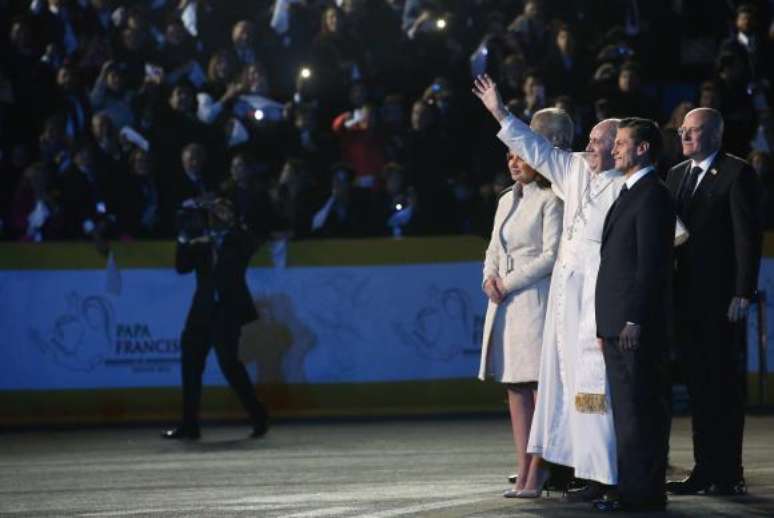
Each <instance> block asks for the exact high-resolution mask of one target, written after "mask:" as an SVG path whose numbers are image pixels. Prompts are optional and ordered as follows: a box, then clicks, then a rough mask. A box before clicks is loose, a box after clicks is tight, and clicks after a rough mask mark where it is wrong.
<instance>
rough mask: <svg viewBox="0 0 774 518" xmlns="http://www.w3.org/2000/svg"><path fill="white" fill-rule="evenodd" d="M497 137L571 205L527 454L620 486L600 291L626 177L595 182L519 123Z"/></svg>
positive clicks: (575, 156)
mask: <svg viewBox="0 0 774 518" xmlns="http://www.w3.org/2000/svg"><path fill="white" fill-rule="evenodd" d="M497 136H498V137H499V138H500V140H502V141H503V142H504V143H505V144H506V145H507V146H508V148H509V149H510V150H511V151H513V152H514V153H516V154H517V155H519V156H520V157H521V158H522V159H523V160H524V161H526V162H527V163H528V164H529V165H531V166H532V167H533V168H534V169H536V170H538V171H539V172H540V174H542V175H543V176H545V177H546V178H548V179H549V180H550V181H551V184H552V188H553V190H554V192H555V193H556V195H557V196H558V197H559V198H561V199H562V200H563V201H564V218H563V233H562V240H561V244H560V247H559V257H558V259H557V261H556V263H555V265H554V270H553V274H552V276H551V288H550V293H549V298H548V310H547V314H546V322H545V328H544V330H543V347H542V353H541V358H540V375H539V383H538V397H537V405H536V408H535V416H534V418H533V421H532V429H531V431H530V437H529V445H528V447H527V451H529V452H530V453H535V454H538V455H540V456H541V457H543V458H544V459H546V460H548V461H550V462H555V463H557V464H562V465H565V466H571V467H573V468H575V476H576V477H578V478H584V479H590V480H596V481H598V482H601V483H603V484H615V483H617V480H618V475H617V466H616V462H617V461H616V443H615V430H614V428H613V417H612V410H611V405H610V394H609V390H608V387H607V376H606V373H605V361H604V358H603V356H602V351H601V350H600V349H599V347H598V346H597V341H596V320H595V314H594V289H595V285H596V281H597V271H598V270H599V250H600V246H601V241H602V226H603V224H604V221H605V215H606V214H607V211H608V209H609V208H610V206H611V205H612V204H613V201H615V199H616V197H617V196H618V194H619V193H620V190H621V188H622V186H623V182H624V178H623V175H621V173H619V172H617V171H614V170H610V171H604V172H602V173H599V174H593V173H592V172H591V170H590V169H589V167H588V165H587V163H586V160H585V158H584V154H583V153H572V152H569V151H564V150H561V149H559V148H555V147H553V146H552V145H551V144H550V143H549V142H548V141H547V140H546V139H545V138H543V137H542V136H540V135H538V134H536V133H533V132H532V130H530V128H529V127H528V126H527V125H525V124H524V123H523V122H521V121H519V120H518V119H517V118H515V117H513V116H509V117H508V118H507V119H506V120H505V121H503V124H502V128H501V129H500V132H499V133H498V135H497Z"/></svg>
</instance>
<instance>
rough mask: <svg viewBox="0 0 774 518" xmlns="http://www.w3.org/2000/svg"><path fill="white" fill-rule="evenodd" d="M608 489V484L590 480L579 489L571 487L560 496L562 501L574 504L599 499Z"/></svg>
mask: <svg viewBox="0 0 774 518" xmlns="http://www.w3.org/2000/svg"><path fill="white" fill-rule="evenodd" d="M607 491H608V486H606V485H604V484H600V483H599V482H594V481H590V482H589V484H588V485H587V486H585V487H583V488H581V489H572V490H569V491H567V494H565V495H564V496H563V497H562V502H565V503H568V504H576V503H579V502H593V501H594V500H598V499H601V498H602V497H604V496H605V493H606V492H607Z"/></svg>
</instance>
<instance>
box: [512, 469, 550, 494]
mask: <svg viewBox="0 0 774 518" xmlns="http://www.w3.org/2000/svg"><path fill="white" fill-rule="evenodd" d="M549 478H550V474H549V472H548V470H547V469H545V470H542V471H541V472H540V476H539V478H538V485H537V487H536V488H535V489H522V490H521V491H519V492H517V493H516V498H539V497H540V495H541V494H542V493H543V489H544V488H545V487H546V482H548V479H549ZM546 495H547V496H550V493H549V492H548V489H546Z"/></svg>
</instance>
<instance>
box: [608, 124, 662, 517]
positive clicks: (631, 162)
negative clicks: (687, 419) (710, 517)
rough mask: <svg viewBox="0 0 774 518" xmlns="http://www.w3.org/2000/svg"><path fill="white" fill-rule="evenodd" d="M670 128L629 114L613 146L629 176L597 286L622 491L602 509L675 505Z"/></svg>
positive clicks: (611, 217) (611, 219) (613, 214)
mask: <svg viewBox="0 0 774 518" xmlns="http://www.w3.org/2000/svg"><path fill="white" fill-rule="evenodd" d="M660 149H661V133H660V131H659V129H658V126H656V124H655V123H654V122H653V121H651V120H648V119H640V118H628V119H623V120H622V121H621V123H620V125H619V129H618V132H617V134H616V138H615V143H614V145H613V158H614V160H615V168H616V169H617V170H618V171H621V172H622V173H623V174H624V176H625V178H626V183H625V184H624V187H623V188H622V190H621V194H620V195H619V197H618V199H617V200H616V201H615V203H613V206H612V207H611V208H610V210H609V211H608V213H607V216H606V218H605V223H604V227H603V232H602V248H601V252H600V253H601V261H600V266H599V275H598V277H597V286H596V301H595V304H596V319H597V336H598V337H599V338H600V339H601V342H602V347H603V352H604V356H605V364H606V367H607V376H608V382H609V384H610V399H611V402H612V405H613V421H614V423H615V432H616V441H617V452H618V494H619V497H618V499H607V500H598V501H596V502H595V503H594V505H595V509H597V510H599V511H618V510H624V511H627V510H658V509H663V508H664V506H665V505H666V495H665V489H664V476H665V471H666V450H667V424H668V408H667V404H666V400H665V397H664V396H665V393H666V391H665V382H666V380H665V379H664V367H665V364H666V352H667V347H666V342H667V336H668V333H667V321H668V317H669V314H668V313H669V309H670V304H671V300H670V298H671V282H672V276H671V271H672V247H673V240H674V231H675V219H676V217H675V209H674V206H673V202H672V197H671V195H670V194H669V191H668V190H667V188H666V186H665V185H664V184H663V183H662V182H661V180H660V179H659V177H658V175H657V174H656V171H655V168H654V163H655V162H656V159H657V158H658V153H659V151H660Z"/></svg>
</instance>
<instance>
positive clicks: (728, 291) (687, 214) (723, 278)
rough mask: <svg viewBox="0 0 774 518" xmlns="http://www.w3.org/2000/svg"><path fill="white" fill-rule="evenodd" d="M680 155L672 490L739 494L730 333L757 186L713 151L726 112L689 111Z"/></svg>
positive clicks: (754, 268)
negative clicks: (677, 449) (676, 435)
mask: <svg viewBox="0 0 774 518" xmlns="http://www.w3.org/2000/svg"><path fill="white" fill-rule="evenodd" d="M679 132H680V135H681V139H682V147H683V154H684V155H685V156H686V157H688V160H686V161H685V162H683V163H681V164H678V165H676V166H675V167H673V168H672V169H671V170H670V171H669V176H668V177H667V186H668V187H669V190H670V191H671V192H672V194H673V195H674V197H675V199H676V200H677V205H678V212H679V214H680V218H681V219H682V220H683V221H684V222H685V225H686V226H687V228H688V231H689V232H690V236H691V237H690V238H689V239H688V241H687V242H686V243H685V244H684V245H683V246H681V247H680V248H678V250H677V263H676V264H677V270H676V274H675V302H676V310H677V316H678V319H677V324H678V325H677V336H678V337H679V341H678V343H679V346H680V347H681V348H682V349H681V353H682V356H683V361H684V372H685V375H686V382H687V385H688V395H689V398H690V402H691V416H692V419H693V421H692V425H693V454H694V460H695V466H694V468H693V471H692V472H691V475H690V476H689V477H688V478H687V479H685V480H682V481H679V482H670V483H669V484H668V485H667V489H668V490H669V491H670V492H671V493H675V494H694V493H700V492H701V493H709V494H721V495H722V494H727V495H733V494H744V493H745V486H744V479H743V473H742V432H743V428H744V384H745V377H744V366H743V365H740V358H743V354H744V349H743V348H744V345H742V344H740V343H739V340H734V334H735V330H737V328H739V326H741V325H742V323H743V322H744V320H745V315H746V314H747V309H748V307H749V305H750V300H751V298H752V296H753V293H754V292H755V289H756V286H757V282H758V267H759V265H760V255H761V222H760V216H759V205H760V193H761V186H760V182H759V181H758V178H757V175H756V174H755V172H754V171H753V169H752V168H751V167H750V166H749V165H748V164H747V163H746V162H744V161H742V160H741V159H739V158H737V157H735V156H733V155H729V154H726V153H724V152H723V151H720V143H721V141H722V139H723V118H722V116H721V115H720V113H719V112H717V111H716V110H713V109H710V108H698V109H695V110H692V111H690V112H688V114H687V115H686V116H685V119H684V121H683V125H682V127H681V128H680V130H679Z"/></svg>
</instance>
